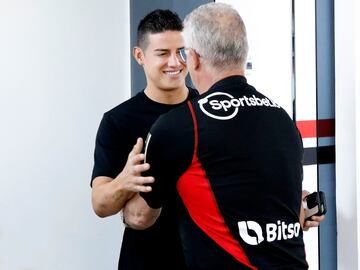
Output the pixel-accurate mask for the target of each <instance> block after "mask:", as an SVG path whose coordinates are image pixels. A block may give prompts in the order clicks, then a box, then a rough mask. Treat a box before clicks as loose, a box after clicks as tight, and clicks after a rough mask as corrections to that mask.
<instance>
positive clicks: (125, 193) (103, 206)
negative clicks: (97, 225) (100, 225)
mask: <svg viewBox="0 0 360 270" xmlns="http://www.w3.org/2000/svg"><path fill="white" fill-rule="evenodd" d="M119 177H121V176H118V177H117V178H115V179H112V178H110V177H104V176H100V177H97V178H95V179H94V181H93V188H92V205H93V209H94V212H95V213H96V214H97V215H98V216H99V217H107V216H111V215H114V214H117V213H118V212H120V211H121V210H122V209H123V207H124V205H125V204H126V202H127V201H128V200H129V199H130V198H131V197H132V196H134V194H135V192H132V191H130V190H127V189H125V188H124V186H123V185H122V182H121V179H119Z"/></svg>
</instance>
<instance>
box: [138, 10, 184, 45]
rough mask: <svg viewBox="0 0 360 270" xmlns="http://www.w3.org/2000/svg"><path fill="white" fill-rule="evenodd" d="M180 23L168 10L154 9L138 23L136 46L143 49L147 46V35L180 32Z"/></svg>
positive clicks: (176, 16) (181, 27)
mask: <svg viewBox="0 0 360 270" xmlns="http://www.w3.org/2000/svg"><path fill="white" fill-rule="evenodd" d="M182 29H183V24H182V21H181V19H180V17H179V15H177V14H176V13H175V12H172V11H171V10H169V9H156V10H154V11H152V12H150V13H149V14H147V15H146V16H145V17H144V18H143V19H142V20H141V21H140V23H139V25H138V29H137V41H136V45H137V46H139V47H140V48H142V49H145V48H146V47H147V46H148V45H149V42H148V39H147V34H156V33H162V32H165V31H182Z"/></svg>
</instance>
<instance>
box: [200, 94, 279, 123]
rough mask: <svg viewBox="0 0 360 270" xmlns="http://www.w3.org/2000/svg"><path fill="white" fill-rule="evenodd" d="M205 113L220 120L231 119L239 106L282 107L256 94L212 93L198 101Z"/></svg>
mask: <svg viewBox="0 0 360 270" xmlns="http://www.w3.org/2000/svg"><path fill="white" fill-rule="evenodd" d="M198 103H199V106H200V109H201V110H202V112H203V113H205V114H206V115H207V116H210V117H211V118H215V119H218V120H229V119H231V118H233V117H235V115H236V114H237V113H238V111H239V107H245V106H246V107H253V106H255V107H256V106H258V107H262V106H264V107H274V108H280V106H279V105H277V104H276V103H274V102H273V101H271V100H270V99H268V98H266V97H264V98H259V97H257V96H255V95H252V96H250V97H248V96H242V97H239V98H234V97H233V96H232V95H230V94H228V93H224V92H215V93H212V94H210V95H208V96H206V97H204V98H202V99H200V100H199V101H198Z"/></svg>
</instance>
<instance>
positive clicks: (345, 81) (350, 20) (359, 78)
mask: <svg viewBox="0 0 360 270" xmlns="http://www.w3.org/2000/svg"><path fill="white" fill-rule="evenodd" d="M359 17H360V5H359V1H358V0H335V76H336V77H335V111H336V130H335V132H336V204H337V209H336V210H337V228H338V240H337V241H338V246H337V252H338V256H337V258H338V269H339V270H348V269H360V263H359V258H360V249H359V244H360V235H359V232H360V222H359V217H360V215H359V213H360V174H359V173H360V108H359V107H360V59H359V57H360V40H359V39H360V32H359V27H358V26H359V25H360V19H359Z"/></svg>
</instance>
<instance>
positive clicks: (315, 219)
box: [300, 190, 325, 231]
mask: <svg viewBox="0 0 360 270" xmlns="http://www.w3.org/2000/svg"><path fill="white" fill-rule="evenodd" d="M309 194H310V192H309V191H307V190H303V192H302V200H304V199H305V197H306V196H307V195H309ZM324 219H325V215H321V216H312V217H311V220H306V221H305V210H304V207H303V204H302V203H301V210H300V224H301V227H302V229H303V230H304V231H307V230H309V229H310V228H311V227H319V226H320V222H321V221H323V220H324Z"/></svg>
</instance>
